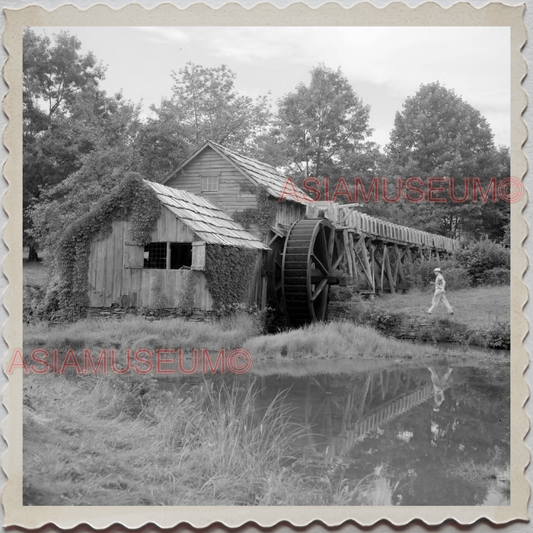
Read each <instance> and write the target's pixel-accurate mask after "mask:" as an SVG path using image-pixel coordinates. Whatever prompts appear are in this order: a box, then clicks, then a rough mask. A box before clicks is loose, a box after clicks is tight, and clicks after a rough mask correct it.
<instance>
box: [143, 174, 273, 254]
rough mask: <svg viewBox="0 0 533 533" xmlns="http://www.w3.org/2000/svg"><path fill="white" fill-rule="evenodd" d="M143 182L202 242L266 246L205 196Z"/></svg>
mask: <svg viewBox="0 0 533 533" xmlns="http://www.w3.org/2000/svg"><path fill="white" fill-rule="evenodd" d="M144 183H145V184H146V185H148V186H149V187H151V188H152V189H153V190H154V192H155V193H156V195H157V197H158V198H159V201H160V202H161V203H162V204H163V205H164V206H165V207H166V208H167V209H168V210H169V211H170V212H171V213H173V214H174V215H176V217H177V218H179V219H180V220H181V221H182V222H183V223H184V224H185V225H186V226H188V227H189V228H191V229H192V231H194V233H195V234H196V235H197V236H198V237H200V239H202V240H203V241H205V242H206V243H208V244H222V245H227V246H238V247H240V248H256V249H259V250H268V247H267V246H265V245H264V244H263V243H262V242H261V241H259V240H258V239H256V238H255V237H254V236H253V235H251V234H250V233H248V232H247V231H245V230H244V228H243V227H242V226H241V225H240V224H237V222H235V221H234V220H233V219H232V218H231V217H229V216H228V215H226V213H224V211H221V210H220V209H219V208H218V207H216V206H214V205H213V204H212V203H211V202H210V201H209V200H206V199H205V198H201V197H200V196H196V194H193V193H191V192H187V191H180V190H178V189H173V188H171V187H165V186H164V185H161V184H160V183H154V182H152V181H146V180H144Z"/></svg>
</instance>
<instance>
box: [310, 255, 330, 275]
mask: <svg viewBox="0 0 533 533" xmlns="http://www.w3.org/2000/svg"><path fill="white" fill-rule="evenodd" d="M311 260H312V261H314V262H315V263H316V266H317V267H318V269H319V270H320V271H321V272H322V274H324V276H327V275H328V269H327V268H326V267H325V266H324V265H323V264H322V261H320V259H319V258H318V257H317V256H316V255H315V254H314V253H312V254H311Z"/></svg>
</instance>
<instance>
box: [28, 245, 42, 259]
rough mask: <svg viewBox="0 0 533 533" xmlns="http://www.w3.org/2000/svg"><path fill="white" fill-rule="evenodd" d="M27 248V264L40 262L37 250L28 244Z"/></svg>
mask: <svg viewBox="0 0 533 533" xmlns="http://www.w3.org/2000/svg"><path fill="white" fill-rule="evenodd" d="M28 248H29V250H28V263H31V262H37V261H40V259H39V255H38V254H37V248H35V246H34V245H33V244H30V245H29V247H28Z"/></svg>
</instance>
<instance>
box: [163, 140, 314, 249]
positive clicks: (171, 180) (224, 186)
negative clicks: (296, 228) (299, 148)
mask: <svg viewBox="0 0 533 533" xmlns="http://www.w3.org/2000/svg"><path fill="white" fill-rule="evenodd" d="M161 183H163V184H164V185H166V186H167V187H172V188H175V189H180V190H184V191H188V192H192V193H194V194H196V195H198V196H201V197H203V198H207V199H208V200H209V201H210V202H212V203H213V204H214V205H216V206H217V207H219V208H220V209H221V210H222V211H224V212H225V213H227V214H228V215H230V216H232V217H234V216H235V215H236V214H237V213H239V212H242V211H245V210H251V209H256V208H257V207H258V203H257V202H258V198H257V191H258V189H260V188H262V189H264V190H265V191H266V192H267V194H268V200H269V201H270V202H271V203H273V204H276V208H275V217H273V220H272V221H271V224H270V225H271V227H272V228H276V227H286V228H288V227H289V226H290V225H291V224H292V223H293V222H295V221H296V220H300V219H302V218H304V216H305V214H306V210H307V205H308V202H312V199H311V198H310V197H308V196H307V195H306V194H305V193H304V192H303V191H302V190H301V189H299V188H298V187H294V191H295V192H296V193H297V195H298V198H296V195H291V194H290V192H293V189H292V188H289V189H286V186H287V179H286V177H285V176H283V174H281V173H280V172H278V171H277V170H276V169H275V168H274V167H273V166H271V165H268V164H266V163H261V162H260V161H256V160H255V159H252V158H250V157H246V156H243V155H241V154H238V153H236V152H234V151H233V150H229V149H228V148H225V147H224V146H221V145H219V144H216V143H214V142H212V141H207V142H206V143H205V144H203V145H202V146H201V147H200V148H199V149H198V150H196V151H195V152H194V153H193V154H192V155H191V156H190V157H188V158H187V159H186V160H185V161H184V162H183V163H182V164H181V165H180V166H179V167H178V168H177V169H176V170H175V171H174V172H172V173H171V174H170V175H168V176H167V177H166V178H165V179H164V180H163V181H162V182H161ZM284 192H285V194H284ZM280 200H281V201H280ZM250 232H251V233H253V234H255V235H256V236H257V237H259V238H262V239H263V240H264V241H265V244H267V245H268V242H269V240H271V238H272V235H271V236H270V239H269V238H268V236H265V235H264V233H265V232H261V231H260V228H257V227H254V226H253V225H252V227H250Z"/></svg>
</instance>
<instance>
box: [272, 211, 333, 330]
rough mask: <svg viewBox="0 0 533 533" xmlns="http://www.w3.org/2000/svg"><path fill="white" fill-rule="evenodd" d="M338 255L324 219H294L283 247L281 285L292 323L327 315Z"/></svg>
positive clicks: (329, 227)
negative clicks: (295, 220) (330, 288)
mask: <svg viewBox="0 0 533 533" xmlns="http://www.w3.org/2000/svg"><path fill="white" fill-rule="evenodd" d="M341 259H342V256H340V254H339V247H338V245H337V241H336V239H335V228H334V226H333V225H332V224H331V222H330V221H329V220H328V219H324V218H322V219H311V220H299V221H297V222H295V223H294V224H293V225H292V226H291V229H290V230H289V233H288V235H287V238H286V239H285V247H284V249H283V261H282V269H281V288H282V296H283V302H284V306H285V311H286V313H287V316H288V318H289V321H290V323H291V324H292V325H293V326H301V325H303V324H307V323H309V322H313V321H315V320H325V319H326V317H327V309H328V297H329V286H330V285H332V284H337V283H339V281H340V272H339V271H338V270H337V268H338V266H339V264H340V262H341Z"/></svg>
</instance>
